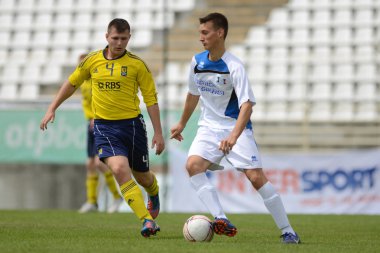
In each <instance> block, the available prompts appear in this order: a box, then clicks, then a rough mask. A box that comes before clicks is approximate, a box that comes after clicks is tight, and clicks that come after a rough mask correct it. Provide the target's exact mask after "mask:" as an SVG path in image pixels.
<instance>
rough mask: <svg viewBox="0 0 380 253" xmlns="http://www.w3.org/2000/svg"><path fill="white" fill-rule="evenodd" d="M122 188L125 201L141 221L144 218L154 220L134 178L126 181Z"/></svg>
mask: <svg viewBox="0 0 380 253" xmlns="http://www.w3.org/2000/svg"><path fill="white" fill-rule="evenodd" d="M120 190H121V193H122V194H123V196H124V199H125V201H126V202H127V203H128V205H129V206H130V207H131V209H132V210H133V212H134V213H135V214H136V216H137V217H138V218H139V219H140V220H141V221H144V219H149V220H153V218H152V216H151V215H150V214H149V212H148V210H147V209H146V207H145V203H144V198H143V195H142V192H141V190H140V188H139V187H138V186H137V184H136V182H135V181H133V179H131V180H129V181H128V182H126V183H124V184H123V185H122V186H121V187H120Z"/></svg>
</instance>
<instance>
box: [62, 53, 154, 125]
mask: <svg viewBox="0 0 380 253" xmlns="http://www.w3.org/2000/svg"><path fill="white" fill-rule="evenodd" d="M105 50H107V49H104V50H98V51H95V52H92V53H89V54H88V55H87V57H86V58H85V59H83V61H82V62H81V63H80V64H79V65H78V66H77V68H76V69H75V71H74V72H73V73H72V74H71V75H70V77H69V82H70V83H71V84H72V85H73V86H74V87H76V88H77V87H79V86H80V85H82V83H83V82H84V81H85V80H87V79H90V80H91V86H92V111H93V113H94V118H95V119H106V120H120V119H130V118H135V117H137V116H138V115H139V114H140V113H141V110H140V107H139V105H140V99H139V98H138V96H137V93H138V90H140V91H141V95H142V97H143V100H144V103H145V104H146V106H147V107H149V106H151V105H154V104H156V103H157V92H156V86H155V84H154V81H153V77H152V74H151V72H150V70H149V68H148V67H147V66H146V64H145V63H144V61H142V60H141V59H140V58H139V57H137V56H136V55H134V54H132V53H130V52H128V51H125V53H124V54H123V55H121V56H119V57H118V58H116V59H112V60H108V59H107V58H106V57H105Z"/></svg>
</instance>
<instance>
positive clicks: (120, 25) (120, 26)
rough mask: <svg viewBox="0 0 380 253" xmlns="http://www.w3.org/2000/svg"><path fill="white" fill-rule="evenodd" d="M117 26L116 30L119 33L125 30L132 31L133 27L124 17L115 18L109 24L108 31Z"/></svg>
mask: <svg viewBox="0 0 380 253" xmlns="http://www.w3.org/2000/svg"><path fill="white" fill-rule="evenodd" d="M112 27H115V29H116V31H117V32H119V33H122V32H125V31H127V30H128V31H131V27H130V26H129V23H128V21H127V20H125V19H122V18H115V19H113V20H112V21H111V22H110V23H109V24H108V29H107V31H108V32H110V31H111V28H112Z"/></svg>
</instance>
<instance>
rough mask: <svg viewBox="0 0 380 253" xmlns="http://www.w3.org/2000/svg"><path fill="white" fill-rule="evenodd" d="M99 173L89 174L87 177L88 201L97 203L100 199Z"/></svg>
mask: <svg viewBox="0 0 380 253" xmlns="http://www.w3.org/2000/svg"><path fill="white" fill-rule="evenodd" d="M98 182H99V177H98V175H96V174H95V175H88V176H87V178H86V190H87V202H88V203H91V204H96V202H97V200H98Z"/></svg>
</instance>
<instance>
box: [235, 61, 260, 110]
mask: <svg viewBox="0 0 380 253" xmlns="http://www.w3.org/2000/svg"><path fill="white" fill-rule="evenodd" d="M231 78H232V83H233V85H234V90H235V93H236V96H237V99H238V102H239V107H241V105H242V104H243V103H245V102H247V101H251V102H252V103H253V105H255V104H256V99H255V96H254V94H253V91H252V88H251V85H250V84H249V80H248V76H247V73H246V71H245V69H244V67H243V65H241V64H236V65H234V66H233V68H232V71H231Z"/></svg>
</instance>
